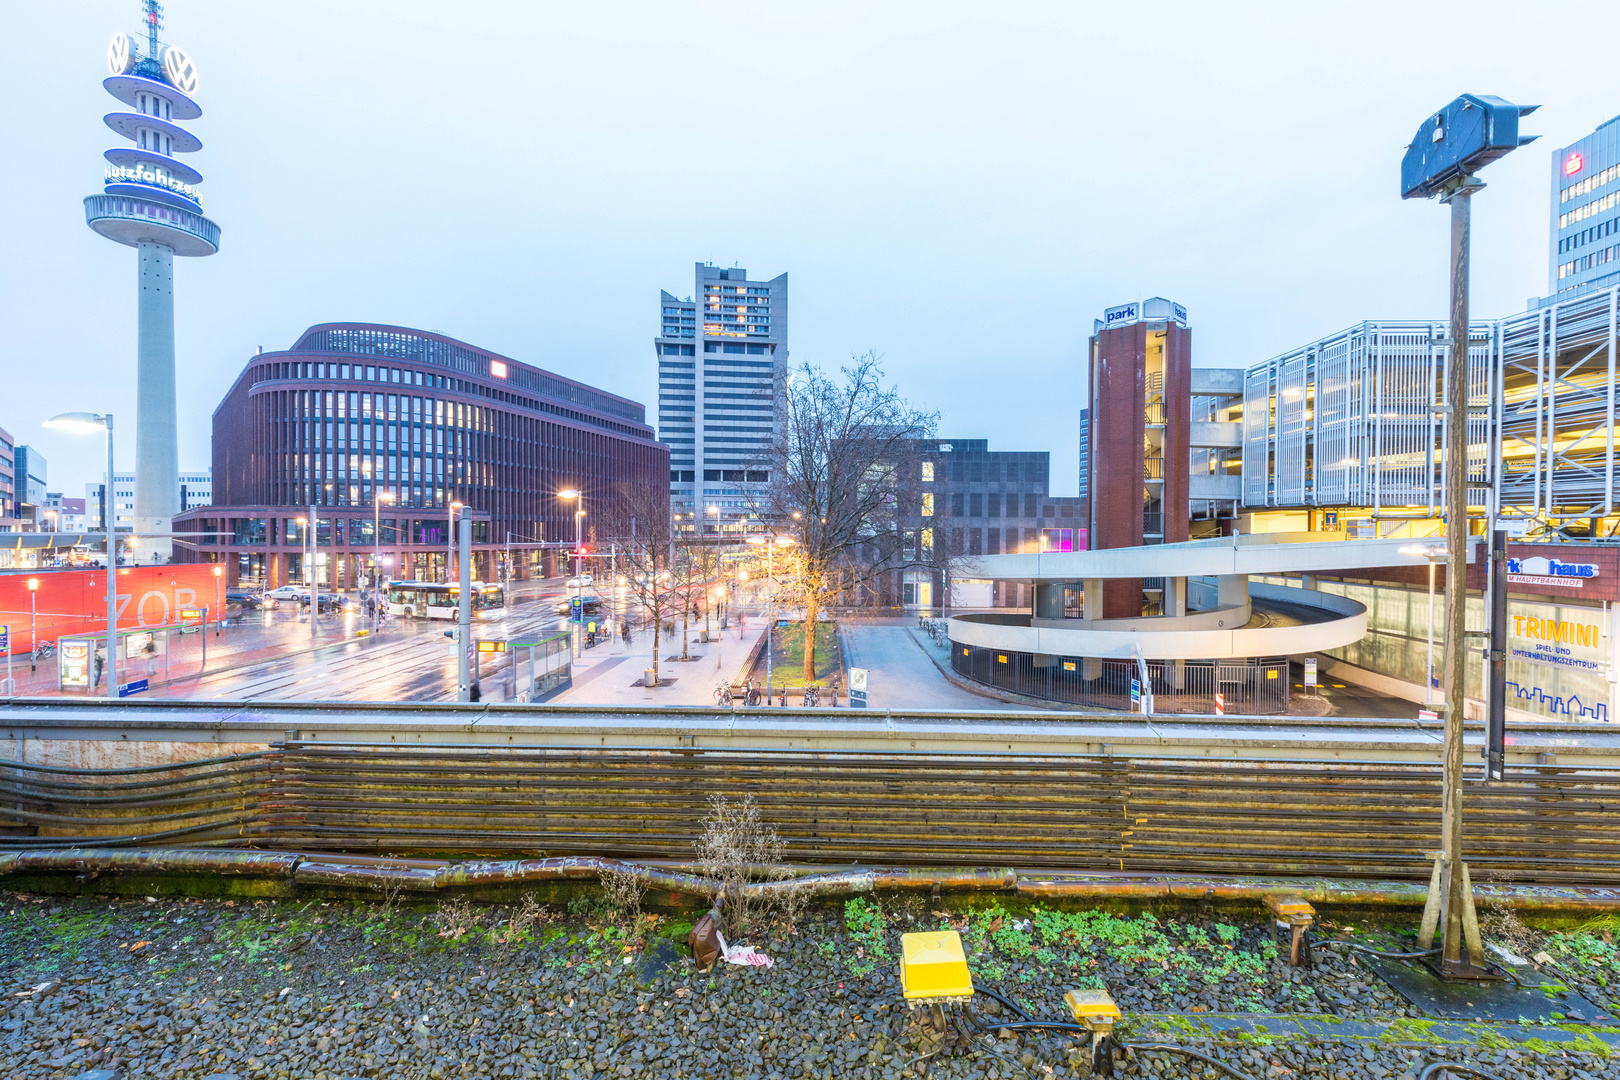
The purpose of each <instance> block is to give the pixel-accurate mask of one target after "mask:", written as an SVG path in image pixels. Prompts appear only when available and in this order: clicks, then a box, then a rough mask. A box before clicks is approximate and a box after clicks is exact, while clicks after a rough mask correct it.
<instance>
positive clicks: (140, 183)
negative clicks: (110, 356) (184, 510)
mask: <svg viewBox="0 0 1620 1080" xmlns="http://www.w3.org/2000/svg"><path fill="white" fill-rule="evenodd" d="M141 13H142V19H143V21H144V22H145V24H146V52H145V53H144V54H142V52H141V42H139V41H138V40H135V39H132V38H131V37H129V35H127V34H125V33H123V32H119V33H117V34H114V35H113V39H112V44H111V45H110V46H109V47H108V50H107V66H108V68H109V69H110V70H111V72H112V73H111V75H109V76H108V77H107V78H106V79H105V80H103V82H102V84H101V85H102V86H104V87H106V88H107V93H109V94H111V95H112V96H113V97H115V98H117V99H118V100H119V101H121V102H122V103H123V104H124V105H126V106H128V110H127V111H121V112H113V113H108V114H107V117H106V121H107V126H108V127H110V128H112V129H113V130H114V131H116V132H117V133H118V134H120V135H122V136H123V137H124V138H126V139H128V140H129V141H130V144H131V145H129V146H115V147H113V148H112V149H111V150H108V151H107V152H106V154H105V155H103V156H104V157H106V159H107V169H106V187H105V188H103V190H102V194H100V195H91V196H90V197H89V198H87V199H85V200H84V217H85V221H86V223H87V224H89V226H90V227H91V228H92V229H94V230H95V231H96V232H98V233H100V234H101V235H102V236H105V237H106V238H107V239H109V240H116V241H118V242H119V243H120V244H126V245H128V246H129V247H132V248H135V249H136V251H138V252H139V253H140V257H139V264H140V267H139V279H138V281H139V287H140V292H139V294H138V312H139V314H138V317H137V324H136V327H137V328H136V338H137V343H136V364H137V367H136V400H135V533H136V537H137V539H136V541H135V558H136V560H137V561H140V562H151V561H154V560H156V561H159V562H166V561H167V560H168V558H169V555H170V553H171V551H172V543H171V541H170V539H169V533H170V531H171V530H172V528H173V518H174V515H175V513H176V512H177V511H178V510H179V509H180V508H179V505H178V503H179V499H180V457H179V445H178V442H179V440H178V430H177V428H178V424H177V416H176V407H175V385H174V257H175V256H176V255H190V256H198V255H212V254H213V253H214V252H216V251H218V250H219V226H218V225H216V224H214V223H213V222H212V221H210V220H208V219H207V218H206V217H204V216H203V212H202V204H201V203H200V202H199V201H198V197H197V185H198V184H200V183H201V182H202V175H201V174H200V173H198V172H197V170H195V169H193V168H192V167H191V166H190V165H187V164H185V163H183V162H182V161H180V159H179V158H178V157H176V156H175V155H177V154H189V153H192V152H194V151H197V150H201V149H202V142H201V141H200V140H199V139H198V138H197V137H196V136H195V135H193V134H192V133H191V132H189V131H187V130H186V129H185V128H183V127H181V126H180V125H179V123H178V121H183V120H195V119H196V118H197V117H199V116H201V115H202V109H200V108H198V106H197V103H196V101H194V100H193V99H192V95H193V94H195V93H196V92H197V66H196V65H195V64H193V63H192V62H191V58H190V57H189V56H187V55H186V54H185V53H184V52H182V51H180V50H179V49H176V48H174V47H173V46H172V45H163V44H161V43H159V41H158V30H159V29H161V28H162V25H163V21H162V20H163V7H162V5H160V4H159V3H158V2H157V0H144V2H143V3H142V5H141ZM112 483H113V478H112V477H110V476H109V477H107V484H108V488H107V499H106V504H105V505H106V506H107V512H108V513H109V514H112V513H113V512H114V511H113V507H114V505H115V504H114V500H113V493H112ZM115 520H116V516H115Z"/></svg>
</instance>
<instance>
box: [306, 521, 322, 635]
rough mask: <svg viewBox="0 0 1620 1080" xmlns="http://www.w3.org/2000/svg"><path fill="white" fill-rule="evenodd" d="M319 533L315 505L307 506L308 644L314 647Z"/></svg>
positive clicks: (318, 597) (319, 588)
mask: <svg viewBox="0 0 1620 1080" xmlns="http://www.w3.org/2000/svg"><path fill="white" fill-rule="evenodd" d="M320 531H321V527H320V523H319V522H318V521H317V520H316V517H315V504H314V503H310V504H309V644H310V647H311V648H313V647H314V645H315V640H316V635H315V623H316V616H315V613H316V612H318V611H320V609H321V579H320V577H319V576H318V575H317V574H316V573H315V547H316V540H317V539H318V534H319V533H320Z"/></svg>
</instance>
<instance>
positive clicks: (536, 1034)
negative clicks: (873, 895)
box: [0, 893, 1620, 1080]
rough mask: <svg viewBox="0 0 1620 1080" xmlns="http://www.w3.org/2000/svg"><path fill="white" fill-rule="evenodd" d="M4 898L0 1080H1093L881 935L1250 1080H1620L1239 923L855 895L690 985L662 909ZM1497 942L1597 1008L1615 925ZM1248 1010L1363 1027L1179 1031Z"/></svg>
mask: <svg viewBox="0 0 1620 1080" xmlns="http://www.w3.org/2000/svg"><path fill="white" fill-rule="evenodd" d="M936 903H937V902H936ZM0 904H3V909H0V985H3V986H4V987H5V988H6V990H7V993H8V998H7V1002H6V1005H5V1013H4V1016H3V1018H0V1076H4V1077H7V1078H17V1080H35V1078H39V1080H44V1078H50V1080H58V1078H63V1080H66V1078H73V1077H79V1076H84V1075H86V1074H90V1073H91V1071H92V1070H96V1069H103V1070H106V1069H111V1070H115V1073H116V1075H118V1076H121V1077H123V1078H125V1080H134V1078H158V1077H161V1078H171V1077H172V1078H184V1080H204V1078H210V1077H212V1078H215V1080H224V1078H225V1077H231V1076H234V1077H236V1078H237V1080H246V1078H249V1077H255V1078H257V1077H267V1078H276V1080H280V1078H287V1080H343V1078H348V1077H389V1078H393V1077H407V1078H417V1077H421V1078H429V1080H444V1078H448V1077H468V1076H478V1077H514V1078H523V1077H573V1078H589V1080H606V1078H609V1077H633V1076H639V1077H713V1078H720V1077H725V1078H734V1077H735V1078H743V1077H758V1078H764V1077H784V1078H786V1077H839V1078H842V1077H861V1078H868V1077H872V1078H877V1077H881V1078H886V1080H888V1078H899V1077H916V1076H925V1075H926V1076H937V1077H964V1078H995V1080H1000V1078H1007V1077H1034V1078H1046V1077H1067V1076H1079V1075H1086V1073H1087V1061H1088V1060H1089V1053H1090V1051H1089V1048H1087V1047H1084V1046H1083V1045H1082V1041H1081V1040H1078V1039H1075V1038H1072V1037H1070V1036H1068V1035H1066V1034H1062V1033H1056V1032H1049V1033H1032V1032H1019V1033H1013V1032H1004V1031H996V1030H994V1024H995V1023H996V1022H997V1021H998V1020H1007V1019H1010V1018H1011V1017H1010V1014H1008V1013H1005V1012H1003V1011H1002V1009H1001V1007H1000V1006H998V1005H996V1004H995V1003H993V1002H991V1001H989V1000H988V999H986V998H983V997H981V998H980V999H979V1000H978V1001H977V1002H976V1003H975V1004H974V1006H973V1010H974V1012H975V1013H976V1014H977V1015H978V1016H979V1017H980V1018H981V1020H982V1021H983V1022H984V1023H986V1024H987V1025H990V1026H991V1028H992V1030H991V1031H990V1032H989V1033H973V1032H970V1031H969V1029H968V1026H967V1025H966V1023H964V1022H963V1021H962V1020H961V1019H960V1016H961V1014H960V1013H953V1014H952V1020H951V1022H950V1023H948V1024H947V1025H946V1027H945V1028H944V1029H943V1030H942V1029H940V1028H939V1027H938V1026H937V1021H936V1020H935V1019H934V1017H933V1014H932V1013H931V1012H930V1011H927V1010H918V1011H911V1010H908V1009H907V1008H906V1007H905V1005H904V1004H903V1002H902V1001H901V999H900V997H899V987H898V978H897V974H896V961H895V959H894V958H895V956H896V955H897V954H898V942H899V935H900V934H902V933H904V932H908V931H912V930H933V929H939V928H942V927H952V928H955V929H958V930H959V931H960V932H961V933H962V936H963V940H964V943H965V945H966V947H967V949H968V952H969V960H970V965H971V967H972V970H973V974H974V979H975V982H976V984H977V985H979V986H981V987H985V988H990V989H994V990H996V991H998V992H1000V993H1002V994H1004V995H1006V996H1008V997H1009V998H1012V999H1014V1000H1015V1001H1017V1002H1019V1004H1020V1005H1021V1006H1022V1007H1023V1008H1025V1009H1026V1010H1027V1011H1029V1012H1030V1013H1032V1014H1034V1015H1037V1016H1041V1017H1047V1018H1054V1019H1067V1010H1066V1009H1065V1008H1064V1006H1063V1004H1062V996H1063V993H1064V992H1065V991H1066V990H1068V989H1070V988H1073V987H1091V986H1103V987H1106V988H1107V989H1108V990H1109V991H1110V992H1111V993H1112V994H1113V996H1114V998H1115V1000H1116V1001H1117V1002H1118V1004H1119V1006H1120V1008H1121V1010H1122V1011H1123V1012H1124V1014H1125V1021H1124V1023H1123V1025H1122V1028H1121V1038H1122V1039H1123V1040H1124V1041H1125V1042H1127V1043H1128V1042H1131V1041H1132V1040H1133V1039H1134V1040H1136V1041H1138V1042H1141V1041H1146V1040H1148V1039H1152V1040H1153V1041H1156V1042H1172V1043H1176V1044H1178V1045H1182V1046H1185V1047H1188V1048H1191V1049H1196V1050H1199V1051H1201V1052H1202V1053H1205V1054H1207V1055H1209V1056H1211V1057H1215V1058H1218V1059H1220V1060H1222V1061H1224V1062H1227V1063H1228V1064H1230V1065H1231V1066H1232V1067H1233V1068H1235V1069H1238V1070H1240V1071H1241V1072H1242V1073H1244V1074H1246V1075H1248V1076H1251V1077H1255V1078H1259V1077H1266V1078H1268V1080H1269V1078H1276V1077H1310V1078H1324V1080H1326V1078H1333V1080H1338V1078H1344V1080H1384V1078H1410V1080H1417V1077H1418V1075H1419V1073H1421V1071H1422V1069H1423V1068H1424V1066H1425V1065H1427V1064H1428V1063H1430V1062H1433V1061H1437V1060H1451V1061H1457V1062H1463V1063H1468V1064H1472V1065H1475V1066H1477V1067H1479V1068H1483V1069H1485V1070H1487V1071H1490V1072H1492V1073H1494V1074H1495V1075H1497V1076H1500V1077H1502V1078H1503V1080H1508V1078H1519V1077H1527V1078H1535V1080H1575V1078H1577V1077H1579V1078H1586V1077H1594V1078H1613V1080H1620V1058H1616V1059H1611V1058H1609V1057H1607V1056H1606V1053H1607V1050H1608V1048H1607V1046H1606V1045H1605V1044H1604V1042H1603V1041H1602V1040H1601V1039H1600V1038H1599V1037H1598V1036H1599V1035H1601V1034H1609V1029H1606V1028H1605V1029H1597V1028H1593V1027H1590V1026H1585V1027H1580V1026H1577V1025H1571V1026H1570V1028H1569V1030H1568V1031H1567V1032H1565V1033H1564V1036H1563V1037H1565V1038H1567V1039H1569V1040H1572V1041H1571V1042H1566V1043H1561V1044H1559V1045H1552V1044H1551V1043H1549V1042H1547V1041H1546V1040H1541V1041H1530V1042H1526V1041H1524V1039H1522V1038H1519V1037H1512V1038H1510V1037H1507V1036H1505V1035H1502V1034H1498V1033H1497V1031H1498V1029H1496V1028H1493V1027H1491V1026H1490V1025H1475V1026H1474V1027H1473V1028H1472V1029H1471V1030H1473V1031H1476V1032H1477V1033H1478V1037H1477V1038H1469V1039H1464V1040H1462V1041H1456V1042H1451V1043H1448V1044H1445V1045H1440V1044H1437V1043H1430V1042H1426V1041H1425V1037H1424V1036H1425V1034H1426V1032H1427V1031H1428V1028H1427V1027H1426V1021H1425V1019H1424V1018H1423V1017H1422V1014H1421V1013H1420V1012H1419V1011H1418V1010H1417V1009H1415V1008H1413V1007H1412V1006H1411V1005H1410V1004H1409V1003H1407V1002H1406V1001H1405V1000H1404V999H1402V998H1401V997H1399V996H1398V995H1396V994H1395V993H1394V992H1393V991H1391V990H1390V989H1389V988H1388V987H1387V986H1386V985H1385V984H1384V983H1383V982H1382V981H1381V980H1379V979H1378V978H1377V977H1376V976H1374V975H1373V974H1372V973H1371V972H1370V971H1368V970H1367V968H1366V967H1365V966H1363V965H1362V964H1360V963H1358V962H1356V961H1355V960H1354V959H1353V957H1351V956H1349V955H1348V954H1345V953H1343V952H1341V951H1338V950H1332V949H1326V948H1321V949H1318V950H1317V953H1316V959H1315V962H1314V963H1313V965H1312V966H1311V967H1310V968H1309V969H1293V968H1290V967H1289V966H1288V965H1287V963H1286V955H1285V954H1283V955H1279V950H1278V948H1277V942H1276V940H1275V939H1274V938H1273V937H1272V931H1271V928H1270V926H1269V924H1267V923H1265V922H1264V921H1261V920H1254V919H1250V920H1237V919H1232V920H1231V921H1226V920H1224V919H1223V918H1221V917H1217V916H1213V915H1203V916H1186V915H1183V916H1176V917H1169V916H1166V917H1164V918H1163V919H1157V918H1154V917H1153V916H1151V915H1148V916H1135V917H1131V918H1124V917H1115V916H1111V915H1106V914H1103V913H1100V912H1092V911H1070V912H1063V911H1053V910H1042V909H1033V910H1019V911H1016V912H1014V911H1004V910H1001V909H1000V908H999V907H995V906H992V907H990V908H987V909H980V910H976V911H971V912H969V911H957V910H943V909H941V908H939V907H935V906H932V905H930V904H929V903H927V902H926V901H925V902H918V901H916V900H910V901H903V902H902V901H895V902H882V903H880V902H876V901H872V900H866V899H861V900H854V901H850V902H848V903H847V904H840V905H836V906H828V907H825V908H818V909H815V910H813V911H812V912H810V913H809V914H807V915H803V916H801V917H800V919H799V921H798V925H797V926H796V927H795V928H793V929H792V930H791V931H790V930H789V928H788V927H787V926H786V925H785V923H784V922H783V921H782V920H780V919H777V920H771V919H767V920H765V921H764V922H763V923H762V924H761V925H758V926H756V927H755V928H754V932H753V933H751V934H749V935H748V936H747V938H746V940H747V942H748V943H750V944H753V945H755V946H757V947H758V948H760V949H761V950H762V951H763V952H765V953H766V954H768V955H769V956H770V957H771V958H772V959H773V961H774V962H775V963H774V966H773V967H771V968H768V969H766V968H752V967H739V966H734V965H727V964H723V963H722V964H719V965H717V966H716V967H715V968H714V970H712V971H710V972H707V973H704V972H700V971H698V970H697V969H696V967H695V966H694V965H693V963H692V961H691V960H690V959H689V958H688V957H687V955H686V950H685V946H684V940H685V934H686V930H687V929H689V925H688V924H687V923H684V922H682V921H680V920H679V919H677V918H671V917H669V916H663V917H651V916H644V917H643V918H642V920H641V922H640V923H639V927H640V932H639V933H631V932H629V931H627V929H626V926H627V925H628V921H627V920H625V919H616V918H615V917H613V916H612V915H610V914H609V913H606V912H604V911H600V910H597V911H588V910H576V911H575V912H574V913H573V914H569V913H565V912H558V911H555V910H552V911H547V910H544V909H541V908H537V907H536V906H535V905H532V904H531V905H524V906H522V907H514V906H506V907H474V906H470V905H467V904H464V903H459V902H450V903H441V904H432V905H397V904H396V905H392V906H390V905H384V904H376V903H354V902H347V901H320V900H316V901H308V902H305V901H258V902H253V901H236V902H232V901H218V900H135V901H129V900H114V899H103V898H72V899H68V898H60V897H39V896H28V895H23V894H16V893H5V894H0ZM1355 929H1356V930H1357V931H1360V934H1359V935H1358V938H1357V939H1358V940H1363V941H1370V942H1374V943H1383V944H1387V945H1394V944H1398V942H1397V941H1396V940H1395V939H1394V938H1391V937H1388V936H1387V935H1380V934H1379V933H1377V932H1376V930H1374V932H1372V933H1370V934H1369V933H1367V931H1368V928H1366V927H1360V926H1358V927H1356V928H1355ZM1346 931H1347V928H1345V927H1331V926H1330V927H1324V929H1323V930H1322V933H1323V934H1324V935H1333V934H1343V933H1345V932H1346ZM1513 936H1514V940H1513V941H1512V946H1513V948H1514V949H1515V951H1516V952H1518V953H1521V954H1523V955H1525V956H1537V955H1539V956H1542V957H1544V958H1545V961H1546V962H1545V963H1544V964H1543V965H1542V966H1544V967H1546V968H1547V970H1548V971H1549V972H1556V974H1557V976H1558V977H1559V978H1560V979H1561V981H1562V982H1563V983H1564V984H1565V985H1568V986H1569V987H1570V988H1571V989H1575V990H1578V991H1579V992H1581V993H1582V994H1583V995H1584V996H1585V997H1586V998H1587V999H1588V1000H1590V1001H1592V1002H1594V1003H1596V1004H1598V1005H1600V1006H1601V1007H1603V1008H1605V1009H1607V1010H1609V1011H1610V1012H1611V1014H1612V1013H1613V1011H1614V1010H1615V1009H1616V1007H1617V1003H1616V1002H1615V1000H1614V997H1615V995H1613V994H1611V992H1610V986H1611V984H1613V983H1614V982H1615V979H1616V978H1617V977H1620V964H1617V956H1616V953H1615V950H1614V947H1613V945H1612V942H1611V941H1610V936H1611V935H1610V931H1609V929H1608V928H1607V927H1605V926H1601V925H1599V926H1593V927H1591V928H1587V929H1584V930H1582V931H1580V932H1570V933H1563V934H1544V933H1539V932H1536V931H1532V930H1529V929H1528V928H1524V927H1522V926H1515V927H1514V928H1513ZM660 957H663V958H666V959H667V962H666V960H661V959H659V958H660ZM35 988H37V991H36V989H35ZM19 993H20V994H23V995H26V996H16V995H17V994H19ZM1240 1013H1241V1014H1255V1015H1260V1016H1272V1017H1300V1018H1307V1017H1324V1018H1337V1019H1341V1020H1353V1021H1358V1022H1363V1023H1365V1024H1367V1025H1372V1027H1371V1029H1370V1030H1371V1031H1373V1035H1372V1036H1371V1037H1369V1038H1358V1039H1339V1038H1325V1039H1324V1038H1309V1037H1292V1036H1289V1037H1284V1036H1281V1035H1276V1036H1256V1035H1255V1034H1253V1033H1252V1032H1250V1033H1247V1034H1243V1035H1236V1034H1233V1035H1213V1034H1211V1032H1210V1031H1209V1030H1208V1029H1207V1028H1204V1027H1202V1026H1201V1025H1200V1024H1199V1023H1198V1020H1199V1018H1201V1017H1214V1016H1223V1015H1228V1014H1240ZM1264 1029H1265V1025H1264V1024H1261V1026H1260V1030H1264ZM1501 1030H1506V1029H1501ZM1378 1032H1382V1035H1381V1036H1379V1035H1378V1034H1377V1033H1378ZM1611 1037H1613V1036H1611ZM1577 1039H1578V1040H1580V1041H1579V1042H1574V1041H1573V1040H1577ZM1116 1075H1120V1076H1128V1077H1165V1078H1182V1077H1199V1078H1204V1077H1215V1076H1218V1075H1222V1074H1221V1073H1219V1072H1218V1071H1217V1070H1216V1069H1215V1068H1214V1066H1211V1065H1207V1064H1205V1063H1203V1062H1200V1061H1195V1060H1192V1059H1189V1058H1186V1057H1184V1056H1180V1055H1175V1054H1170V1053H1160V1052H1139V1053H1136V1054H1135V1055H1134V1056H1128V1055H1124V1054H1121V1055H1120V1057H1119V1058H1118V1059H1117V1063H1116Z"/></svg>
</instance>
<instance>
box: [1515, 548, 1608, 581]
mask: <svg viewBox="0 0 1620 1080" xmlns="http://www.w3.org/2000/svg"><path fill="white" fill-rule="evenodd" d="M1597 576H1598V567H1597V564H1596V563H1569V562H1559V561H1558V560H1557V559H1549V558H1547V557H1546V556H1544V555H1536V556H1534V557H1532V558H1529V559H1509V560H1508V584H1510V585H1534V586H1539V587H1542V588H1556V589H1580V588H1584V587H1585V584H1586V582H1587V581H1588V580H1589V579H1591V578H1595V577H1597Z"/></svg>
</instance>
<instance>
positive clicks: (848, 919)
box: [844, 896, 892, 975]
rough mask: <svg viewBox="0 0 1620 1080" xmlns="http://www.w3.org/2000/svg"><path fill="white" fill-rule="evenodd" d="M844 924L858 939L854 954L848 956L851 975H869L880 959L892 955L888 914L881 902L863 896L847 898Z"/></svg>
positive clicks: (881, 960) (883, 959)
mask: <svg viewBox="0 0 1620 1080" xmlns="http://www.w3.org/2000/svg"><path fill="white" fill-rule="evenodd" d="M844 928H845V929H846V930H848V931H849V936H850V937H852V938H854V939H855V955H854V956H851V957H848V958H846V963H847V964H848V967H849V973H850V974H851V975H867V974H870V973H871V972H873V971H876V970H877V966H878V964H879V963H882V962H887V961H888V960H890V959H891V958H892V954H891V953H890V952H889V942H888V937H887V935H888V929H889V920H888V916H887V915H885V914H884V911H883V907H882V905H880V904H876V903H873V902H872V901H870V900H867V899H865V898H864V897H859V896H857V897H855V898H854V899H852V900H846V901H844Z"/></svg>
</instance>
